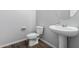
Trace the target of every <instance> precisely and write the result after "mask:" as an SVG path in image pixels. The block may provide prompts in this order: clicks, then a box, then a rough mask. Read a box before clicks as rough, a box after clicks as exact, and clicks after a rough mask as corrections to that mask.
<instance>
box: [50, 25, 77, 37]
mask: <svg viewBox="0 0 79 59" xmlns="http://www.w3.org/2000/svg"><path fill="white" fill-rule="evenodd" d="M49 28H50V29H51V30H53V32H55V33H57V34H61V35H65V36H76V35H77V34H78V28H77V27H72V26H62V25H51V26H49Z"/></svg>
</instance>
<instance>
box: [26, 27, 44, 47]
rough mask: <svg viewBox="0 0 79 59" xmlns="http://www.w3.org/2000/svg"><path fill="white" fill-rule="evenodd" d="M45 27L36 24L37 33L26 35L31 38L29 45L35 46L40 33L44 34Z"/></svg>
mask: <svg viewBox="0 0 79 59" xmlns="http://www.w3.org/2000/svg"><path fill="white" fill-rule="evenodd" d="M43 30H44V29H43V27H42V26H36V33H29V34H27V35H26V37H27V39H29V46H34V45H36V44H38V43H39V42H38V41H39V39H40V35H41V34H43Z"/></svg>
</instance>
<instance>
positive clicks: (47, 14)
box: [36, 10, 69, 47]
mask: <svg viewBox="0 0 79 59" xmlns="http://www.w3.org/2000/svg"><path fill="white" fill-rule="evenodd" d="M36 15H37V16H36V19H37V25H41V26H44V28H45V31H44V37H43V39H44V40H46V41H48V42H49V43H51V44H52V45H54V46H56V47H58V44H59V43H58V35H57V34H55V33H53V32H52V31H51V30H50V29H49V28H48V26H49V25H53V24H56V23H57V22H58V21H60V20H67V19H68V18H69V11H68V10H37V11H36Z"/></svg>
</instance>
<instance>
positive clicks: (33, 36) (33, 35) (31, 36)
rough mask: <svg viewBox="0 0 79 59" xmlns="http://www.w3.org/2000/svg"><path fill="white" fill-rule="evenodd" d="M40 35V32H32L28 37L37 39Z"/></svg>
mask: <svg viewBox="0 0 79 59" xmlns="http://www.w3.org/2000/svg"><path fill="white" fill-rule="evenodd" d="M38 36H39V34H38V33H30V34H28V35H27V38H28V39H30V40H32V39H36V38H37V37H38Z"/></svg>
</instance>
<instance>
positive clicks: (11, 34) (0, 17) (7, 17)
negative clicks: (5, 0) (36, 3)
mask: <svg viewBox="0 0 79 59" xmlns="http://www.w3.org/2000/svg"><path fill="white" fill-rule="evenodd" d="M35 18H36V11H34V10H13V11H12V10H3V11H1V10H0V46H1V45H4V44H7V43H10V42H14V41H17V40H21V39H23V38H25V37H26V34H27V33H29V32H31V31H34V28H35V23H36V20H35ZM22 26H26V28H27V29H26V31H21V27H22Z"/></svg>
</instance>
